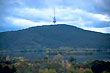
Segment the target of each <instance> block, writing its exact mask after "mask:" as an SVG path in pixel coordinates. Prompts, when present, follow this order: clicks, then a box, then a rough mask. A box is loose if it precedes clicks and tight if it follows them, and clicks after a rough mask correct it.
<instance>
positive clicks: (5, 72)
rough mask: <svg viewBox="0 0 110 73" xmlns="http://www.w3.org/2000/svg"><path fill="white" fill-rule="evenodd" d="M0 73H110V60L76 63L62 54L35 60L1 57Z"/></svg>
mask: <svg viewBox="0 0 110 73" xmlns="http://www.w3.org/2000/svg"><path fill="white" fill-rule="evenodd" d="M0 73H110V62H105V61H99V60H95V61H92V60H89V61H87V62H83V63H76V62H75V60H74V59H73V60H71V61H68V60H64V58H63V56H62V55H61V54H58V55H56V56H55V57H54V59H53V60H52V59H50V58H48V57H46V58H44V59H37V60H35V61H30V60H27V59H25V58H23V57H14V58H10V57H9V56H7V57H4V58H3V57H1V58H0Z"/></svg>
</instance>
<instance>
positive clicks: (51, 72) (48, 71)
mask: <svg viewBox="0 0 110 73" xmlns="http://www.w3.org/2000/svg"><path fill="white" fill-rule="evenodd" d="M39 73H57V72H56V71H55V69H44V70H39Z"/></svg>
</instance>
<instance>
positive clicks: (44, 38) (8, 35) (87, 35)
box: [0, 24, 110, 50]
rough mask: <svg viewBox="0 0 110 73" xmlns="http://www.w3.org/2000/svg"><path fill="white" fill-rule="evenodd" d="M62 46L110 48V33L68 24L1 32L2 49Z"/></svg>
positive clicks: (0, 44) (0, 43)
mask: <svg viewBox="0 0 110 73" xmlns="http://www.w3.org/2000/svg"><path fill="white" fill-rule="evenodd" d="M60 47H71V48H97V49H100V48H104V49H110V34H103V33H99V32H93V31H87V30H83V29H80V28H77V27H75V26H70V25H66V24H59V25H46V26H36V27H31V28H28V29H23V30H19V31H9V32H2V33H0V49H12V50H13V49H42V48H52V49H54V48H60Z"/></svg>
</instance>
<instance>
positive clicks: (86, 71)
mask: <svg viewBox="0 0 110 73" xmlns="http://www.w3.org/2000/svg"><path fill="white" fill-rule="evenodd" d="M82 73H93V72H92V70H91V69H85V70H84V71H83V72H82Z"/></svg>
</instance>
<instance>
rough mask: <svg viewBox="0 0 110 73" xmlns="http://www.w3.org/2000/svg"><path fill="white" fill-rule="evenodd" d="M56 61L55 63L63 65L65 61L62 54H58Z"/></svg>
mask: <svg viewBox="0 0 110 73" xmlns="http://www.w3.org/2000/svg"><path fill="white" fill-rule="evenodd" d="M54 60H55V62H58V63H62V61H63V60H64V59H63V56H62V55H61V54H58V55H56V56H55V57H54Z"/></svg>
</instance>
